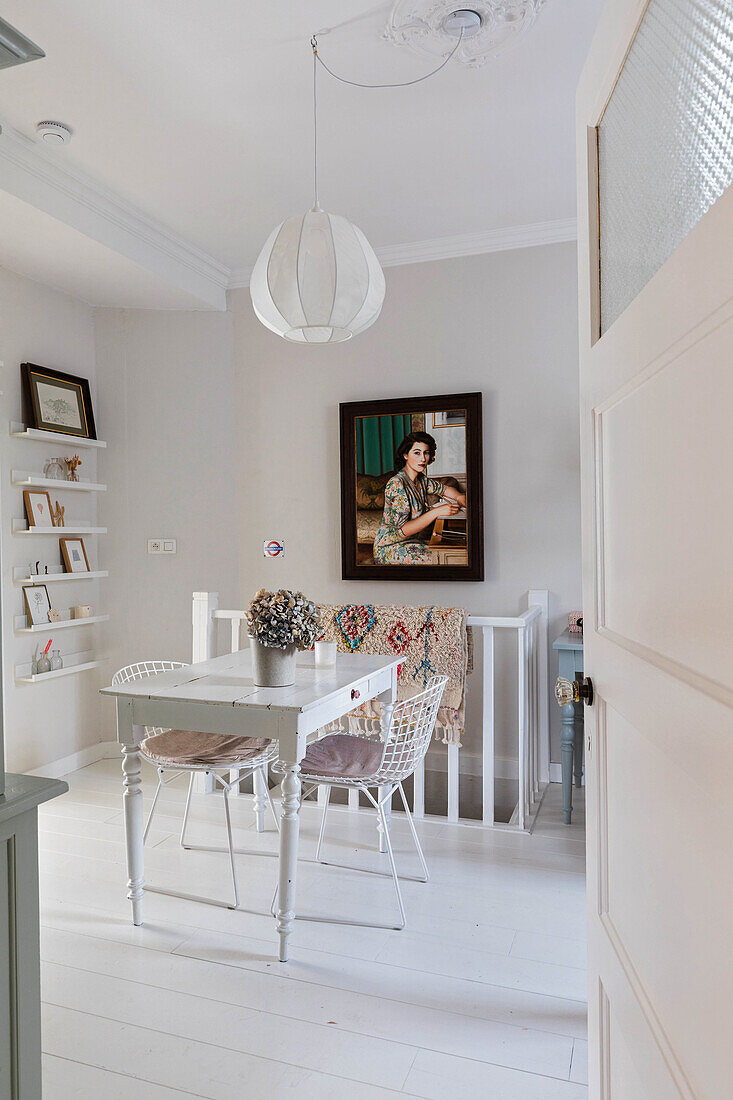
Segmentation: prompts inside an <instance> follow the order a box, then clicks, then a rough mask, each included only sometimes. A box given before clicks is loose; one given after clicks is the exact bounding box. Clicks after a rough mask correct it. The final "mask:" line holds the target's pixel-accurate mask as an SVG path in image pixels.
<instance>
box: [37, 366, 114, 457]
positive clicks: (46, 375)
mask: <svg viewBox="0 0 733 1100" xmlns="http://www.w3.org/2000/svg"><path fill="white" fill-rule="evenodd" d="M20 377H21V382H22V387H23V416H24V419H25V423H26V426H27V427H29V428H36V429H40V430H41V431H46V432H58V433H59V434H60V435H68V436H72V437H76V438H77V439H96V438H97V430H96V427H95V424H94V411H93V409H92V394H91V390H90V389H89V379H88V378H79V377H78V376H77V375H75V374H64V373H63V371H60V370H52V369H51V367H41V366H38V365H37V364H36V363H21V364H20ZM39 381H42V382H45V383H46V384H48V385H51V386H53V385H54V384H56V386H57V387H58V390H59V395H61V393H62V391H65V392H66V393H71V394H73V395H74V396H75V397H76V400H77V404H78V408H79V419H80V421H81V427H80V428H75V427H65V426H64V425H63V424H57V423H55V422H53V421H51V420H48V419H46V420H44V418H43V411H42V409H41V403H40V401H39V400H38V382H39Z"/></svg>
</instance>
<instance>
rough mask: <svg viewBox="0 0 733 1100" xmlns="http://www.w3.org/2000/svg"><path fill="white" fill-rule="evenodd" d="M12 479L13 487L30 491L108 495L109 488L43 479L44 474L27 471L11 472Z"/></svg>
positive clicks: (93, 483) (92, 483) (85, 483)
mask: <svg viewBox="0 0 733 1100" xmlns="http://www.w3.org/2000/svg"><path fill="white" fill-rule="evenodd" d="M10 477H11V479H12V482H13V485H22V486H25V488H27V489H29V488H31V487H35V488H37V489H55V490H57V491H59V490H60V491H61V492H62V493H65V492H66V491H67V489H69V490H71V491H72V492H75V493H106V492H107V486H106V485H99V484H97V483H96V482H94V481H62V480H61V478H57V477H43V475H42V474H31V473H28V471H26V470H11V471H10Z"/></svg>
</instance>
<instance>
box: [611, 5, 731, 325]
mask: <svg viewBox="0 0 733 1100" xmlns="http://www.w3.org/2000/svg"><path fill="white" fill-rule="evenodd" d="M598 155H599V195H600V237H601V331H602V332H605V331H606V329H607V328H608V327H609V325H611V324H612V323H613V322H614V321H615V320H616V318H617V317H618V316H619V314H620V313H621V312H622V311H623V310H624V309H625V308H626V306H627V305H629V303H630V302H631V301H632V300H633V299H634V298H635V297H636V295H637V294H638V293H639V291H640V290H641V289H642V287H644V286H645V285H646V284H647V283H648V281H649V279H651V277H652V275H654V273H655V271H657V270H658V269H659V268H660V267H661V266H662V264H663V263H664V261H665V260H666V259H667V258H668V257H669V256H670V254H671V253H672V252H673V251H674V249H675V248H676V247H677V245H678V244H679V243H680V242H681V241H682V240H684V238H685V237H686V236H687V234H688V233H689V232H690V230H691V229H692V228H693V227H694V226H695V225H696V224H697V222H698V221H699V220H700V218H701V217H702V216H703V214H704V213H705V212H706V211H707V210H708V209H709V208H710V207H711V206H712V204H713V203H714V202H715V200H716V199H717V198H719V196H720V195H721V194H722V193H723V192H724V191H725V190H726V188H727V187H729V186H730V184H731V183H733V5H732V4H731V2H730V0H650V3H649V7H648V8H647V10H646V13H645V15H644V18H643V20H642V22H641V25H640V27H639V30H638V32H637V34H636V37H635V39H634V42H633V45H632V47H631V50H630V51H629V55H628V57H627V58H626V61H625V62H624V66H623V69H622V71H621V74H620V76H619V80H618V83H617V84H616V87H615V88H614V91H613V94H612V96H611V99H610V100H609V103H608V106H607V107H606V110H605V113H604V115H603V118H602V120H601V123H600V126H599V128H598Z"/></svg>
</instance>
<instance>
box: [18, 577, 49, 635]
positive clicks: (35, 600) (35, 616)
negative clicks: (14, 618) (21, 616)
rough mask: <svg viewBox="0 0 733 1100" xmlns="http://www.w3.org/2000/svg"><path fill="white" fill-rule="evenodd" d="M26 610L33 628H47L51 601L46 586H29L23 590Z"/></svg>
mask: <svg viewBox="0 0 733 1100" xmlns="http://www.w3.org/2000/svg"><path fill="white" fill-rule="evenodd" d="M23 599H24V600H25V609H26V611H27V613H28V620H29V622H30V624H31V626H45V625H46V624H47V623H48V621H49V619H48V613H49V611H50V610H51V600H50V599H49V595H48V589H47V588H46V585H45V584H29V585H26V587H25V588H24V589H23Z"/></svg>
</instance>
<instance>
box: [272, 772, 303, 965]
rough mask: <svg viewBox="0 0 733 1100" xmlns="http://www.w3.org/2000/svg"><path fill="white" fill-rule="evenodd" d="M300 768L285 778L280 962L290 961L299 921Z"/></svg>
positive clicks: (282, 784)
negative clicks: (294, 928) (291, 939)
mask: <svg viewBox="0 0 733 1100" xmlns="http://www.w3.org/2000/svg"><path fill="white" fill-rule="evenodd" d="M300 790H301V785H300V765H299V764H288V765H286V767H285V774H284V775H283V778H282V783H281V791H282V803H281V812H280V868H279V876H280V877H279V888H278V895H277V930H278V934H279V936H280V962H287V961H288V940H289V938H290V934H291V932H292V931H293V923H294V921H295V874H296V870H297V867H298V834H299V831H300Z"/></svg>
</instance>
